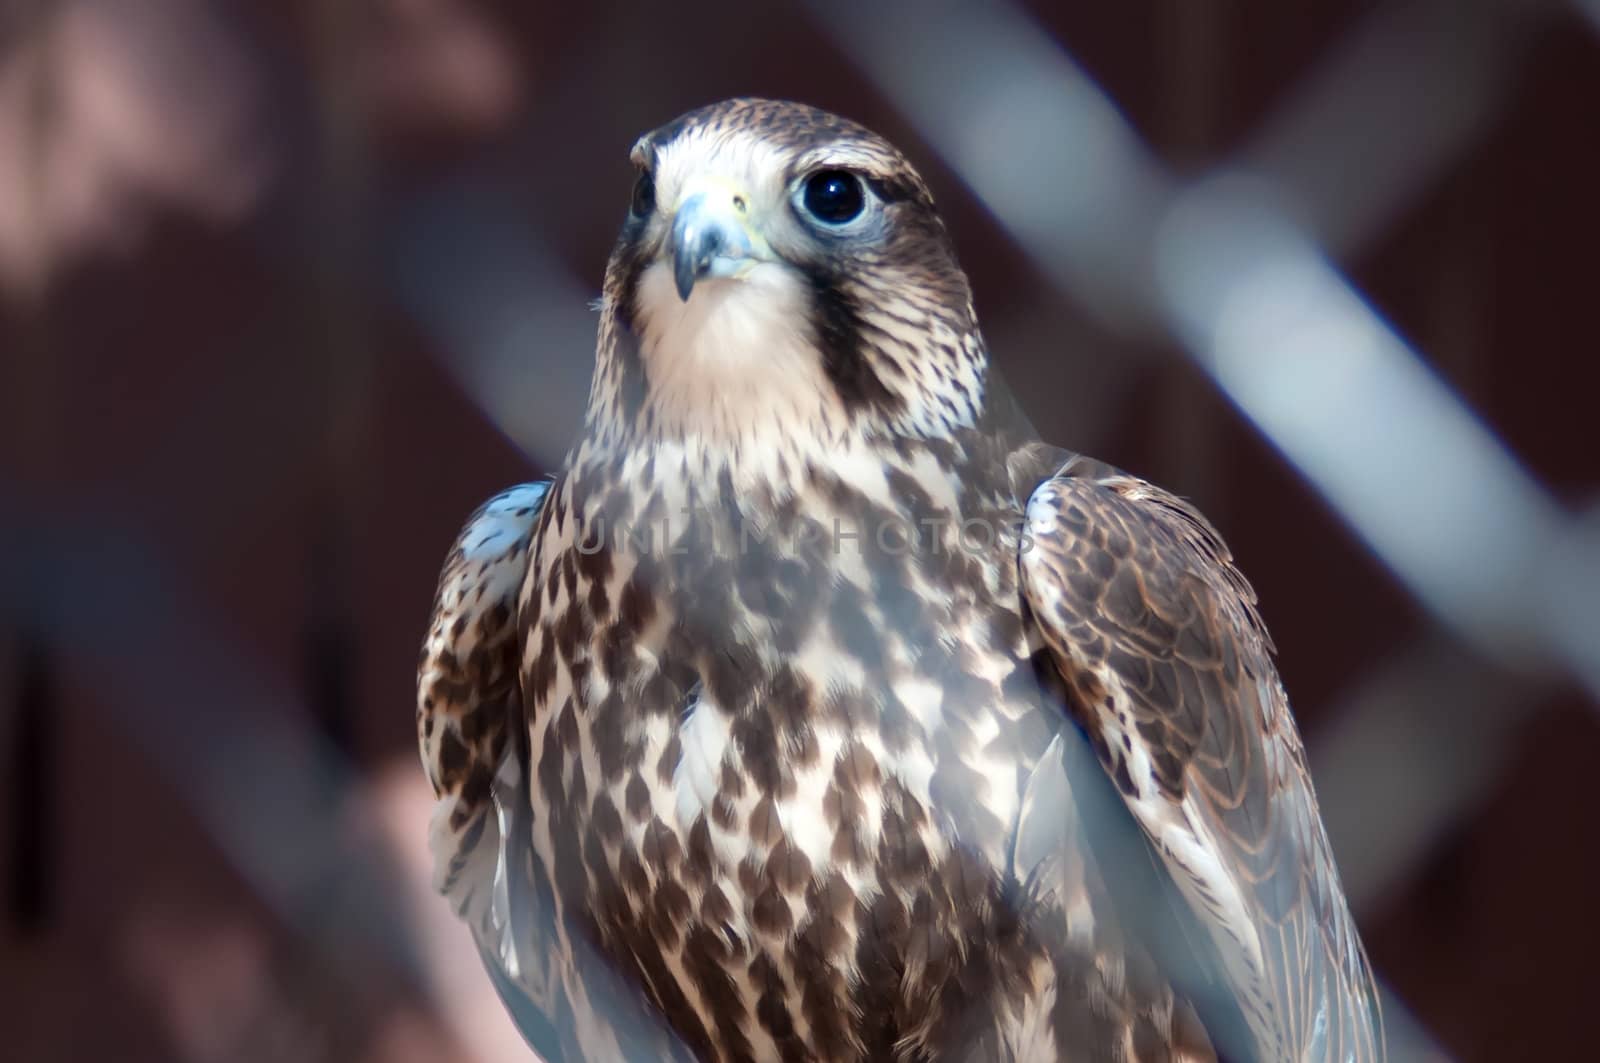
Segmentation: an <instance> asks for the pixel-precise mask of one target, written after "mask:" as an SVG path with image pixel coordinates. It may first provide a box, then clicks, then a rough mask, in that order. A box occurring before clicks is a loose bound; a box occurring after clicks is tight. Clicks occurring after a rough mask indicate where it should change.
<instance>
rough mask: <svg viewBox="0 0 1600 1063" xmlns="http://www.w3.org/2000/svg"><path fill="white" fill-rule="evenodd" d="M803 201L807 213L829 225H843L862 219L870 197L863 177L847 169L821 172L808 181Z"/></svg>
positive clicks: (801, 199)
mask: <svg viewBox="0 0 1600 1063" xmlns="http://www.w3.org/2000/svg"><path fill="white" fill-rule="evenodd" d="M800 201H801V202H802V203H804V204H805V208H806V211H807V213H809V214H810V215H811V216H812V217H814V218H816V219H817V220H818V221H820V222H823V223H825V224H827V225H843V224H844V223H846V222H848V221H854V220H855V219H856V218H858V217H860V215H861V212H862V210H864V209H865V208H866V205H867V196H866V192H865V191H864V190H863V189H862V187H861V178H859V177H857V176H856V175H855V174H853V173H851V172H850V171H848V170H818V171H817V172H816V173H814V174H812V175H811V176H810V177H808V178H806V184H805V188H804V189H803V190H802V192H801V196H800Z"/></svg>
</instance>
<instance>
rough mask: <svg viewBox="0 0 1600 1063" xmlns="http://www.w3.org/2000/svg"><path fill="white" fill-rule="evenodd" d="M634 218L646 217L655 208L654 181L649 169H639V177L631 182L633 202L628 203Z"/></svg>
mask: <svg viewBox="0 0 1600 1063" xmlns="http://www.w3.org/2000/svg"><path fill="white" fill-rule="evenodd" d="M628 209H630V210H632V211H633V216H634V217H636V218H648V217H649V216H650V212H651V211H652V210H655V209H656V181H655V178H653V177H651V176H650V171H649V170H640V171H639V179H638V180H637V181H635V182H633V202H632V203H630V204H629V205H628Z"/></svg>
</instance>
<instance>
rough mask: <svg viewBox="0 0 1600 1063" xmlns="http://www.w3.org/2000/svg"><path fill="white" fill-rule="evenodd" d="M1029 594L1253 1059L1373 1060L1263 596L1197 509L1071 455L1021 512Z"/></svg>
mask: <svg viewBox="0 0 1600 1063" xmlns="http://www.w3.org/2000/svg"><path fill="white" fill-rule="evenodd" d="M1026 528H1027V534H1026V537H1025V539H1024V541H1023V544H1022V552H1021V573H1022V588H1023V594H1024V597H1025V598H1026V600H1027V602H1028V605H1029V608H1030V610H1031V611H1032V613H1033V618H1034V622H1035V623H1037V624H1038V625H1039V627H1040V629H1041V631H1042V634H1043V636H1044V639H1045V641H1046V643H1047V644H1048V646H1049V648H1050V651H1051V656H1052V657H1053V659H1054V661H1055V664H1056V667H1057V668H1058V669H1059V671H1060V672H1061V675H1062V677H1063V678H1064V679H1065V680H1066V682H1067V685H1068V687H1069V688H1070V690H1071V692H1072V697H1071V701H1072V711H1073V712H1074V714H1075V715H1076V716H1077V718H1078V723H1079V725H1080V726H1081V727H1082V728H1083V729H1084V731H1085V732H1086V734H1087V736H1088V738H1089V741H1090V743H1091V744H1092V745H1093V746H1094V748H1095V751H1096V753H1097V754H1098V757H1099V760H1100V763H1101V765H1102V766H1103V767H1104V768H1105V770H1106V772H1107V774H1108V775H1110V777H1111V779H1112V781H1113V782H1114V783H1115V785H1116V787H1117V790H1118V792H1119V793H1120V794H1121V795H1122V798H1123V801H1124V803H1125V804H1126V805H1127V807H1128V809H1129V811H1131V812H1132V813H1133V816H1134V819H1135V820H1136V821H1137V822H1138V823H1139V825H1140V827H1141V828H1142V829H1143V831H1144V834H1145V836H1146V837H1147V838H1148V839H1149V841H1150V843H1151V845H1152V847H1153V848H1154V850H1155V852H1156V853H1157V855H1158V857H1159V859H1160V860H1161V862H1162V864H1163V865H1164V866H1165V868H1166V871H1167V873H1168V874H1169V875H1170V876H1171V878H1172V880H1173V882H1174V883H1175V884H1176V886H1177V887H1178V890H1179V891H1180V893H1181V894H1182V896H1183V897H1184V899H1185V900H1186V901H1187V902H1188V905H1189V907H1190V908H1191V909H1192V911H1193V913H1194V915H1195V917H1196V920H1197V921H1198V923H1199V925H1201V926H1203V927H1204V929H1205V932H1206V934H1207V935H1208V936H1209V938H1210V941H1211V945H1212V946H1213V947H1214V949H1215V954H1216V956H1215V959H1216V960H1217V965H1218V966H1219V967H1220V969H1221V972H1222V978H1223V980H1224V981H1225V982H1226V983H1227V985H1228V987H1229V989H1230V990H1231V991H1232V993H1233V995H1234V997H1235V998H1236V1000H1237V1002H1238V1006H1239V1008H1240V1010H1241V1012H1242V1013H1243V1015H1244V1017H1245V1020H1246V1022H1247V1023H1248V1025H1249V1027H1250V1033H1251V1037H1252V1039H1253V1040H1254V1042H1255V1048H1256V1055H1257V1056H1258V1058H1260V1059H1262V1060H1360V1061H1365V1060H1377V1059H1382V1058H1383V1055H1384V1049H1383V1031H1382V1020H1381V1016H1380V1014H1379V1009H1378V1002H1377V994H1376V989H1375V986H1374V984H1373V981H1372V973H1371V969H1370V967H1369V966H1368V963H1367V959H1366V955H1365V953H1364V952H1363V950H1362V947H1361V942H1360V939H1359V937H1358V936H1357V933H1356V928H1355V923H1354V920H1353V919H1352V917H1351V915H1350V910H1349V906H1348V904H1347V903H1346V901H1345V898H1344V892H1343V890H1342V888H1341V887H1340V884H1339V876H1338V872H1337V870H1336V869H1335V867H1334V863H1333V856H1332V853H1331V851H1330V848H1329V845H1328V839H1327V834H1326V831H1325V830H1324V828H1323V825H1322V820H1321V817H1320V815H1319V814H1318V811H1317V801H1316V795H1315V794H1314V793H1313V791H1312V787H1311V779H1310V776H1309V775H1308V773H1307V770H1306V762H1305V754H1304V751H1303V749H1302V747H1301V743H1300V736H1299V733H1298V732H1297V730H1296V729H1295V725H1294V721H1293V719H1292V718H1291V716H1290V714H1289V705H1288V701H1287V699H1286V698H1285V696H1284V692H1283V688H1282V686H1281V685H1280V683H1279V682H1278V676H1277V672H1276V670H1275V669H1274V668H1273V664H1272V652H1273V647H1272V643H1271V640H1270V639H1269V638H1268V636H1267V633H1266V629H1265V628H1264V627H1263V626H1262V623H1261V618H1260V616H1259V615H1258V614H1257V612H1256V604H1255V603H1256V599H1255V593H1254V592H1253V591H1252V590H1251V588H1250V586H1249V584H1248V583H1246V582H1245V579H1244V577H1243V576H1242V575H1241V574H1240V573H1239V571H1238V569H1237V568H1235V567H1234V565H1233V562H1232V557H1231V555H1230V554H1229V553H1228V549H1227V547H1226V546H1224V545H1223V542H1222V540H1221V538H1220V537H1219V536H1218V535H1217V533H1216V531H1215V530H1214V529H1213V528H1212V527H1211V525H1210V524H1209V523H1207V522H1206V520H1205V518H1204V517H1202V516H1201V515H1200V514H1199V513H1198V512H1197V511H1196V510H1194V509H1193V508H1192V507H1191V506H1189V505H1188V504H1186V503H1184V502H1183V501H1181V500H1180V499H1178V498H1176V497H1174V496H1172V495H1170V494H1167V493H1166V492H1164V491H1162V490H1160V489H1159V488H1156V487H1154V486H1152V485H1150V484H1148V483H1145V482H1144V481H1142V480H1138V479H1135V478H1133V477H1131V476H1127V475H1124V474H1122V473H1120V472H1117V471H1116V470H1115V469H1111V468H1110V467H1108V466H1105V465H1101V464H1099V463H1097V462H1094V461H1091V460H1089V459H1085V458H1077V457H1074V458H1072V459H1071V460H1068V461H1067V462H1066V463H1065V464H1064V465H1062V466H1061V467H1060V468H1059V469H1058V470H1057V472H1056V474H1055V475H1054V476H1051V477H1049V478H1048V479H1046V480H1045V481H1044V482H1043V483H1042V484H1041V485H1040V486H1039V487H1038V488H1037V489H1036V490H1034V491H1033V492H1032V494H1031V497H1030V498H1029V501H1028V503H1027V524H1026Z"/></svg>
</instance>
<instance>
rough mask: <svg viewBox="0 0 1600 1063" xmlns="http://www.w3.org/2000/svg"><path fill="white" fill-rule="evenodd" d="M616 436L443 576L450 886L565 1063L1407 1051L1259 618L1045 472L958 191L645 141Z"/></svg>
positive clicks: (672, 135)
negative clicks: (1392, 1042) (959, 233)
mask: <svg viewBox="0 0 1600 1063" xmlns="http://www.w3.org/2000/svg"><path fill="white" fill-rule="evenodd" d="M632 158H633V163H634V165H635V166H636V167H637V170H638V176H637V181H636V184H635V186H634V190H633V198H632V204H631V209H630V211H629V214H628V219H627V222H626V223H625V224H624V226H623V229H622V235H621V238H620V240H619V241H618V243H617V245H616V249H615V251H614V252H613V254H612V256H611V260H610V264H609V266H608V267H607V270H606V278H605V290H604V297H603V299H602V302H601V307H600V329H599V343H598V349H597V352H596V366H595V373H594V382H593V386H592V390H591V393H590V397H589V405H588V411H587V416H586V420H585V423H584V429H583V434H582V436H581V438H580V439H579V440H578V442H577V444H576V445H575V446H574V447H573V449H572V451H571V452H570V453H569V455H568V456H567V459H566V461H565V464H564V465H563V466H562V468H561V471H560V472H559V474H558V475H557V476H556V477H555V478H554V479H553V480H552V481H551V482H547V483H536V484H528V485H524V486H521V487H516V488H513V489H511V490H509V491H507V492H505V493H504V494H501V495H499V496H497V497H496V498H494V499H492V500H490V501H489V502H488V503H487V504H486V505H485V506H484V507H483V508H482V509H480V510H479V511H478V512H477V513H476V514H475V515H474V516H473V517H472V518H471V519H470V520H469V521H468V523H467V525H466V528H465V529H464V530H463V531H462V533H461V537H460V539H459V541H458V542H457V543H456V546H455V549H454V550H453V551H452V552H451V554H450V555H449V557H448V559H447V561H446V564H445V567H444V572H443V575H442V577H441V580H440V585H439V591H438V597H437V599H436V601H435V604H434V611H433V619H432V624H431V628H430V631H429V634H428V636H427V639H426V643H425V646H424V648H423V655H422V663H421V668H420V676H419V680H418V688H419V694H418V699H419V712H418V726H419V731H420V736H419V737H420V741H421V747H422V754H423V761H424V763H425V765H426V768H427V772H428V775H429V778H430V779H431V781H432V784H433V787H434V789H435V791H436V792H437V795H438V804H437V810H436V813H435V817H434V821H433V824H432V828H431V842H432V847H433V852H434V855H435V859H436V862H437V864H436V866H437V881H438V885H439V887H440V889H441V890H442V891H443V892H444V893H445V894H446V895H447V896H448V897H449V899H450V901H451V902H452V903H453V904H454V905H455V907H456V909H457V910H458V911H459V912H460V914H461V915H462V916H463V917H464V918H465V920H466V921H467V922H468V924H469V925H470V927H471V929H472V932H473V934H474V935H475V937H476V940H477V942H478V944H479V946H480V948H481V950H482V952H483V955H484V959H485V961H486V963H487V965H488V967H489V970H490V974H491V976H492V977H493V979H494V981H495V983H496V986H497V988H498V990H499V992H500V993H501V995H502V997H503V998H504V999H505V1001H506V1003H507V1005H508V1006H509V1007H510V1008H511V1010H512V1012H513V1014H514V1016H515V1017H516V1019H517V1021H518V1023H519V1025H520V1026H521V1028H522V1030H523V1031H524V1033H525V1034H526V1035H527V1037H528V1039H529V1041H530V1043H531V1044H533V1046H534V1047H535V1048H537V1049H538V1050H539V1052H540V1053H541V1054H543V1055H544V1056H545V1057H547V1058H548V1059H551V1060H579V1059H584V1060H600V1061H610V1060H619V1059H650V1060H654V1059H665V1058H684V1059H690V1058H692V1059H699V1060H711V1061H724V1063H733V1061H741V1060H816V1061H835V1060H902V1061H913V1060H914V1061H935V1060H1016V1061H1029V1063H1034V1061H1054V1060H1068V1059H1071V1060H1129V1061H1147V1060H1210V1059H1218V1058H1222V1059H1232V1060H1243V1059H1253V1060H1261V1061H1271V1060H1369V1059H1380V1058H1382V1056H1383V1036H1382V1028H1381V1021H1380V1018H1379V1010H1378V1003H1377V997H1376V992H1375V989H1374V984H1373V979H1372V974H1371V970H1370V968H1369V965H1368V963H1367V960H1366V957H1365V955H1364V953H1363V949H1362V945H1361V942H1360V939H1359V937H1358V936H1357V932H1356V926H1355V923H1354V921H1353V919H1352V918H1351V915H1350V910H1349V906H1348V905H1347V903H1346V901H1345V898H1344V894H1343V891H1342V890H1341V888H1340V884H1339V876H1338V873H1337V871H1336V869H1335V867H1334V863H1333V858H1332V855H1331V853H1330V851H1329V845H1328V839H1327V835H1326V832H1325V830H1324V828H1323V825H1322V821H1321V819H1320V817H1319V815H1318V811H1317V802H1316V797H1315V794H1314V793H1313V791H1312V787H1311V780H1310V778H1309V776H1308V774H1307V770H1306V759H1305V754H1304V751H1303V750H1302V747H1301V742H1300V737H1299V735H1298V733H1297V732H1296V729H1295V724H1294V721H1293V719H1292V718H1291V717H1290V714H1289V706H1288V702H1287V700H1286V698H1285V696H1284V692H1283V688H1282V687H1281V686H1280V684H1279V681H1278V676H1277V673H1276V671H1275V670H1274V667H1273V663H1272V652H1273V649H1272V643H1271V641H1270V639H1269V638H1268V635H1267V632H1266V630H1265V629H1264V628H1263V626H1262V623H1261V618H1260V616H1259V614H1258V613H1257V611H1256V599H1255V595H1254V593H1253V592H1252V591H1251V589H1250V586H1249V584H1248V583H1246V582H1245V579H1244V577H1243V576H1242V575H1241V574H1240V573H1239V570H1238V569H1237V568H1235V567H1234V565H1233V562H1232V560H1231V558H1230V556H1229V553H1228V549H1227V547H1226V546H1224V545H1223V543H1222V540H1221V539H1220V538H1219V537H1218V535H1217V533H1216V531H1215V530H1214V529H1213V528H1212V527H1211V525H1210V524H1209V523H1207V521H1206V520H1205V518H1204V517H1202V516H1201V515H1200V514H1199V513H1198V512H1196V511H1195V509H1194V508H1192V507H1191V506H1189V505H1188V504H1187V503H1185V502H1183V501H1182V500H1180V499H1179V498H1177V497H1175V496H1173V495H1171V494H1168V493H1167V492H1165V491H1163V490H1161V489H1160V488H1158V487H1154V486H1152V485H1151V484H1148V483H1145V482H1144V481H1142V480H1139V479H1137V478H1135V477H1132V476H1128V475H1125V474H1123V473H1121V472H1118V471H1117V470H1115V469H1112V468H1109V467H1108V466H1105V465H1102V464H1100V463H1099V462H1096V461H1093V460H1090V459H1088V458H1084V457H1080V456H1075V455H1073V454H1070V453H1067V452H1065V451H1058V450H1055V449H1053V448H1050V447H1047V446H1045V445H1043V444H1041V443H1038V442H1037V441H1035V440H1034V439H1033V438H1032V433H1031V432H1030V431H1029V430H1028V428H1027V425H1026V421H1025V420H1024V419H1023V417H1022V415H1021V413H1020V412H1019V411H1018V408H1017V407H1016V405H1015V404H1014V403H1012V402H1010V401H1009V400H1008V399H1007V398H1006V396H1005V394H1004V392H1003V389H1002V387H1001V385H1000V382H999V381H998V379H997V378H996V376H995V375H994V374H993V373H991V372H990V369H989V363H988V356H987V352H986V349H985V345H984V341H983V337H982V335H981V333H980V332H979V328H978V323H977V320H976V318H975V316H974V311H973V305H972V296H971V291H970V289H969V287H968V283H967V278H966V276H965V275H964V274H963V273H962V270H961V267H960V266H959V265H958V264H957V262H956V258H955V254H954V252H953V250H952V247H951V242H950V239H949V236H948V235H947V233H946V231H945V227H944V225H943V223H942V222H941V221H940V218H939V215H938V214H937V212H936V211H935V209H934V204H933V200H932V197H931V196H930V194H929V191H928V188H927V185H926V184H925V183H924V182H923V180H922V178H921V177H919V176H918V174H917V172H916V171H915V170H914V169H912V167H911V165H910V164H909V163H908V162H907V161H906V159H905V158H904V157H903V156H902V155H901V154H900V153H899V152H898V151H897V150H895V148H893V147H892V146H891V145H889V144H888V143H887V142H885V141H884V140H883V139H881V138H880V137H878V136H876V135H874V134H873V133H871V132H869V131H867V130H866V129H863V128H862V127H860V126H858V125H856V124H854V123H853V122H849V121H847V120H845V119H842V118H837V117H835V116H833V115H830V114H826V113H824V112H821V111H818V110H814V109H812V108H810V107H806V106H801V105H799V104H794V103H776V102H769V101H764V100H735V101H731V102H726V103H720V104H716V105H713V106H710V107H706V108H703V109H701V110H698V111H695V112H692V113H690V114H688V115H685V116H684V117H682V118H679V119H678V120H676V121H674V122H672V123H670V124H668V125H666V126H663V127H662V128H660V129H658V130H656V131H655V132H653V133H650V134H648V135H646V136H645V137H643V138H642V139H640V140H639V142H638V143H637V144H636V145H635V146H634V149H633V155H632Z"/></svg>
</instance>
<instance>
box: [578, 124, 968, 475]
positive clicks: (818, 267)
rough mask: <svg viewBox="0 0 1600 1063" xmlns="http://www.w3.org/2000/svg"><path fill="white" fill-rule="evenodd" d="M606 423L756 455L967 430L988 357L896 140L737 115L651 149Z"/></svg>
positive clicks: (606, 343) (672, 127)
mask: <svg viewBox="0 0 1600 1063" xmlns="http://www.w3.org/2000/svg"><path fill="white" fill-rule="evenodd" d="M632 159H633V163H634V166H635V167H636V168H637V171H638V173H637V177H636V180H635V183H634V188H633V195H632V201H631V204H630V207H629V212H628V219H627V222H626V223H625V224H624V226H623V229H622V235H621V238H620V240H619V241H618V243H617V247H616V250H615V251H614V252H613V254H612V256H611V261H610V265H609V266H608V268H607V272H606V294H605V299H604V300H603V309H604V318H603V320H602V325H601V336H600V351H599V365H598V371H597V373H596V378H595V379H596V387H595V392H594V395H593V397H592V399H591V409H590V414H591V420H596V419H597V420H599V421H601V422H602V424H601V427H602V428H603V429H612V430H616V431H620V432H643V433H647V434H652V435H657V436H679V437H683V436H690V435H692V436H694V437H696V438H699V439H713V440H716V439H721V440H724V441H728V442H732V443H736V444H747V443H751V442H754V441H755V440H757V439H758V438H760V437H762V436H764V435H767V434H772V435H773V436H775V437H776V438H778V439H790V440H792V439H795V438H802V439H814V440H817V441H820V442H823V443H826V444H837V443H839V442H842V441H843V440H844V439H845V438H846V437H847V436H849V435H850V434H852V433H860V434H864V435H869V436H870V435H874V434H879V435H893V434H913V435H920V436H929V435H937V434H941V433H946V432H949V431H952V430H953V429H955V428H957V427H959V426H962V425H970V424H971V423H972V421H973V420H974V419H975V416H976V413H975V411H976V409H977V407H978V405H979V403H980V401H981V398H982V396H981V392H982V374H983V364H984V354H983V345H982V341H981V339H980V338H979V335H978V329H977V323H976V321H975V319H974V316H973V309H972V298H971V292H970V289H969V287H968V284H967V279H966V276H965V274H963V273H962V271H961V267H960V266H959V265H958V264H957V262H956V258H955V253H954V250H953V248H952V247H951V244H950V239H949V236H948V234H947V233H946V231H945V227H944V224H943V222H942V221H941V220H940V219H939V216H938V214H937V212H936V211H935V209H934V204H933V197H932V196H931V195H930V194H929V192H928V187H927V184H926V183H925V182H924V181H923V180H922V178H921V177H920V176H919V175H918V174H917V172H916V171H915V170H914V169H913V168H912V167H911V164H910V163H908V162H907V161H906V160H905V158H904V156H902V155H901V154H900V152H898V151H897V150H895V148H894V147H893V146H892V145H890V144H889V143H888V142H887V141H885V140H884V139H883V138H881V137H879V136H877V135H876V134H874V133H872V132H870V131H869V130H866V129H864V128H862V127H861V126H859V125H856V124H855V123H854V122H850V121H848V120H846V119H843V118H839V117H836V116H834V115H831V114H828V113H826V112H824V111H819V110H816V109H815V108H812V107H807V106H804V105H802V104H797V103H783V102H774V101H769V100H731V101H728V102H724V103H718V104H713V105H711V106H709V107H704V108H701V109H700V110H697V111H692V112H690V113H689V114H686V115H684V116H683V117H681V118H678V119H677V120H675V121H673V122H670V123H668V124H667V125H665V126H662V127H661V128H660V129H657V130H655V131H654V132H651V133H647V134H646V135H645V136H643V137H641V138H640V139H639V141H638V142H637V143H636V144H635V145H634V147H633V152H632Z"/></svg>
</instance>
